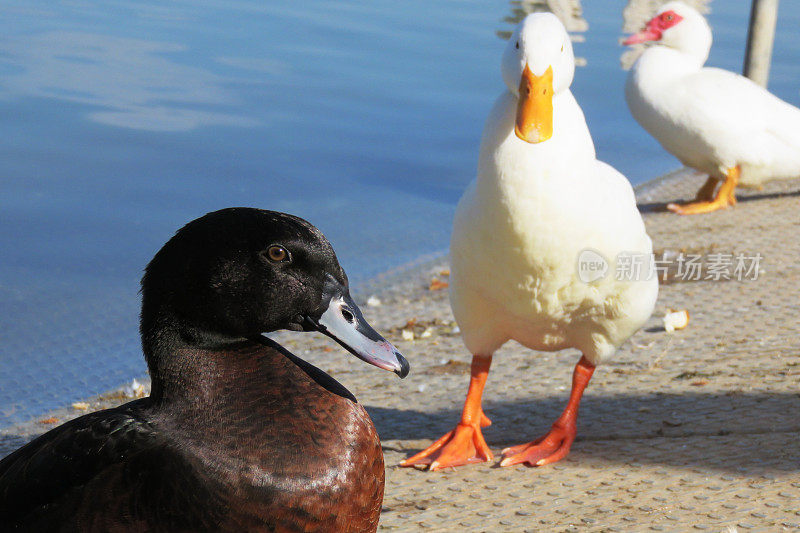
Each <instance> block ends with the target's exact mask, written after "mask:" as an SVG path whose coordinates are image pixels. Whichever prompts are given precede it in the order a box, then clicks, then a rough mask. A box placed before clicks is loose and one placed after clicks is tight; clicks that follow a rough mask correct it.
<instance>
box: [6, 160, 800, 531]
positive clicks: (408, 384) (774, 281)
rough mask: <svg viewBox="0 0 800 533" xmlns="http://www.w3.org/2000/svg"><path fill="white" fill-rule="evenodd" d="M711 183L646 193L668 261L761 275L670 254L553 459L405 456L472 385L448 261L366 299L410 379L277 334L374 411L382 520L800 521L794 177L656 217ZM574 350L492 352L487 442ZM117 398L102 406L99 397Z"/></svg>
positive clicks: (514, 427)
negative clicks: (677, 325)
mask: <svg viewBox="0 0 800 533" xmlns="http://www.w3.org/2000/svg"><path fill="white" fill-rule="evenodd" d="M702 181H703V180H702V178H699V177H696V176H694V175H693V174H691V173H686V172H681V173H676V174H674V175H670V176H667V177H665V178H662V179H660V180H657V181H655V182H652V183H650V184H649V185H647V186H646V187H644V188H642V189H640V190H639V191H638V199H639V203H640V209H641V210H642V211H643V213H645V215H644V216H645V221H646V224H647V227H648V231H649V233H650V235H651V237H652V238H653V242H654V246H655V248H656V250H657V254H658V255H659V257H661V254H662V253H666V254H667V257H668V258H673V259H674V258H675V257H676V256H677V254H679V253H680V252H683V253H684V256H685V257H688V256H690V255H700V256H702V257H703V258H705V260H706V265H705V267H704V270H703V272H702V274H703V277H705V276H706V275H707V273H708V268H710V267H709V263H712V262H715V261H713V257H712V255H713V254H722V256H723V257H724V256H726V255H727V254H731V256H732V257H733V258H734V259H735V258H736V257H738V256H742V257H745V258H752V257H754V256H755V255H756V254H760V255H761V259H760V261H759V264H758V275H757V279H746V280H743V281H737V280H725V279H720V280H713V279H709V280H699V281H687V280H684V279H681V277H682V276H681V273H680V272H677V271H676V270H675V269H674V266H675V262H674V261H673V262H672V263H673V268H672V269H671V270H669V271H668V273H667V277H668V282H667V283H665V284H663V285H662V287H661V293H660V296H659V301H658V304H657V307H656V313H655V314H654V316H653V318H651V320H650V322H649V323H648V324H647V325H646V326H645V327H644V328H643V329H642V330H641V331H640V332H638V333H637V334H636V335H635V336H634V337H633V338H632V339H631V340H630V341H629V342H628V343H626V344H625V345H624V346H623V348H622V349H621V350H620V352H619V354H618V356H617V357H616V359H615V360H614V361H613V362H611V363H609V364H607V365H604V366H602V367H600V368H599V369H598V370H597V372H595V376H594V378H593V379H592V382H591V383H590V385H589V387H588V389H587V392H586V395H585V399H584V401H583V404H582V406H581V414H580V418H579V423H578V433H579V436H578V440H577V441H576V443H575V444H574V445H573V448H572V453H571V454H570V456H569V457H568V458H567V459H566V460H565V461H562V462H561V463H559V464H556V465H552V466H549V467H543V468H528V467H525V466H517V467H512V468H499V467H498V465H497V461H494V462H491V463H486V464H482V465H473V466H468V467H462V468H459V469H451V470H448V471H444V472H434V473H430V472H424V471H419V470H415V469H408V468H399V467H397V466H396V465H397V463H398V462H399V461H400V460H401V459H403V458H404V457H406V456H408V455H409V454H411V453H413V452H415V451H417V450H420V449H422V448H423V447H425V446H427V445H428V444H429V443H430V442H431V439H433V438H437V437H439V436H440V435H441V434H443V433H444V432H446V431H448V430H450V429H451V428H452V427H453V425H454V424H455V423H456V422H457V420H458V416H459V413H460V410H461V404H462V401H463V398H464V393H465V390H466V384H467V376H468V370H469V360H470V355H469V354H468V353H466V351H465V349H464V347H463V345H462V344H461V340H460V337H459V335H458V333H457V330H456V329H455V324H454V323H453V318H452V315H451V312H450V309H449V305H448V302H447V294H446V293H447V291H446V289H444V288H442V289H438V290H431V288H432V287H433V288H434V289H435V288H437V286H441V283H436V282H433V283H432V280H433V279H434V278H436V279H438V280H439V281H441V282H446V281H447V275H446V272H447V261H446V259H444V258H439V259H432V260H429V261H427V262H425V263H424V264H422V265H420V266H418V267H416V268H414V269H412V270H410V271H408V270H407V271H403V272H398V273H392V274H388V275H386V276H383V277H381V278H380V279H378V280H376V281H375V282H374V283H372V284H370V285H368V286H367V287H365V288H364V290H363V291H362V293H361V294H358V295H356V297H357V300H359V301H360V303H361V304H362V305H363V310H364V313H365V315H366V316H367V318H368V319H369V320H370V321H371V322H372V323H373V325H374V326H376V328H377V329H379V330H381V331H383V332H385V333H387V337H388V338H390V340H392V341H393V342H394V343H395V344H396V345H397V346H398V347H399V348H400V349H401V351H403V352H404V353H405V355H406V356H407V357H408V359H409V361H410V362H411V365H412V371H411V374H410V375H409V377H408V378H407V379H405V380H399V379H397V378H396V377H395V376H393V375H391V374H389V373H385V372H380V371H378V370H376V369H374V368H373V367H370V366H368V365H364V364H363V363H361V362H359V361H357V360H356V359H354V358H352V357H349V356H347V355H346V354H345V353H343V351H342V350H341V349H340V348H338V347H337V346H336V345H335V344H333V343H332V342H331V341H329V340H327V339H326V338H324V337H322V336H321V335H302V334H279V335H276V338H277V339H279V341H280V342H282V343H283V344H284V345H285V346H287V348H289V349H290V350H292V351H293V352H294V353H296V354H298V355H300V356H302V357H304V358H305V359H307V360H309V361H311V362H312V363H314V364H316V365H317V366H319V367H321V368H323V369H325V370H326V371H328V372H329V373H331V374H332V375H333V376H335V377H336V378H337V379H338V380H340V381H341V382H342V383H343V384H344V385H345V386H347V387H348V388H349V389H350V390H351V391H353V392H354V393H355V395H356V396H357V397H358V398H359V400H360V401H361V402H362V403H363V404H364V405H366V406H367V409H368V410H369V412H370V414H371V416H372V418H373V420H374V421H375V424H376V426H377V428H378V431H379V433H380V435H381V439H382V442H383V446H384V451H385V454H386V460H387V484H386V494H385V501H384V509H383V515H382V520H381V526H380V527H381V530H398V531H416V530H430V531H579V530H580V531H645V530H653V531H688V530H701V531H730V530H732V529H729V528H733V529H735V530H740V531H744V530H753V531H783V530H787V531H800V335H799V334H800V238H798V237H800V181H798V180H795V181H789V182H775V183H771V184H769V185H768V186H767V187H766V188H765V189H764V190H762V191H743V192H741V193H740V202H739V204H738V205H737V206H736V207H735V208H732V209H728V210H725V211H721V212H717V213H713V214H709V215H703V216H693V217H680V216H677V215H673V214H670V213H666V212H663V211H662V209H663V205H664V204H665V202H667V201H673V200H676V199H690V198H691V197H693V196H694V192H695V191H696V189H697V188H698V187H699V186H700V184H702ZM709 258H712V260H710V259H709ZM717 263H718V261H717ZM750 264H752V261H750ZM712 277H714V276H713V275H712ZM749 277H750V278H752V277H754V276H753V273H751V274H750V276H749ZM370 296H372V297H374V298H377V299H378V300H379V301H380V303H379V305H375V304H376V303H377V302H375V299H374V298H373V299H372V304H373V305H369V304H367V299H368V297H370ZM668 309H687V310H689V312H690V315H691V320H690V323H689V325H688V327H687V328H686V329H683V330H680V331H676V332H673V333H667V332H666V331H665V330H664V327H663V321H662V317H663V315H664V314H665V312H666V311H667V310H668ZM404 332H405V333H404ZM411 333H413V339H411ZM578 358H579V354H578V353H577V352H575V351H570V350H567V351H564V352H560V353H557V354H551V353H538V352H533V351H530V350H527V349H524V348H522V347H521V346H519V345H516V344H513V343H512V344H509V345H507V346H506V347H504V348H503V349H502V350H501V351H500V352H499V353H498V354H497V355H496V357H495V361H494V364H493V367H492V370H491V373H490V375H489V381H488V384H487V388H486V393H485V396H484V402H485V403H484V408H485V410H486V413H487V414H488V416H489V417H490V418H491V419H492V421H493V425H492V427H490V428H487V429H486V430H485V431H484V435H485V436H486V439H487V441H488V443H489V445H490V446H491V447H492V449H493V450H494V451H495V453H496V454H498V453H499V451H500V450H501V449H502V448H504V447H506V446H509V445H512V444H518V443H522V442H526V441H529V440H532V439H533V438H535V437H538V436H540V435H541V434H543V433H544V432H545V431H546V430H547V429H548V428H549V426H550V424H551V423H552V422H553V420H554V419H555V418H556V417H557V416H558V414H559V413H560V412H561V410H562V408H563V406H564V404H565V401H566V397H567V395H568V393H569V385H570V375H571V372H572V367H573V365H574V364H575V362H576V361H577V360H578ZM122 397H123V395H122V394H120V393H119V392H116V393H111V394H109V395H106V397H104V398H99V399H90V400H87V403H88V404H89V406H88V408H89V409H90V410H94V409H97V408H101V407H105V406H109V405H114V404H116V403H119V402H120V401H121V400H122ZM85 412H87V411H85V410H81V409H75V408H72V407H69V408H66V409H63V410H60V411H57V412H54V413H52V414H49V415H47V416H43V417H41V418H40V419H38V420H35V421H32V422H30V423H28V424H24V425H20V426H16V427H13V428H8V429H6V430H3V431H0V456H3V455H5V454H7V453H9V452H11V451H12V450H13V449H15V448H16V447H18V446H20V445H22V444H23V443H24V442H26V441H27V440H29V439H30V438H32V437H33V436H34V435H36V434H39V433H41V432H43V431H46V430H47V429H48V428H50V427H53V424H57V423H61V422H63V421H65V420H66V419H68V418H71V417H74V416H79V415H81V414H84V413H85ZM42 421H44V423H43V422H42Z"/></svg>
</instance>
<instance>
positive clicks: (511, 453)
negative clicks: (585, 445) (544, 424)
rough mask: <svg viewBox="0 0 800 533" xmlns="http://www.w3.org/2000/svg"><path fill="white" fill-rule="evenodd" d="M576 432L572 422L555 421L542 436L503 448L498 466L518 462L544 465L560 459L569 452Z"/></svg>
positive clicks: (511, 464)
mask: <svg viewBox="0 0 800 533" xmlns="http://www.w3.org/2000/svg"><path fill="white" fill-rule="evenodd" d="M576 433H577V428H576V426H575V425H574V424H570V425H566V426H562V425H560V424H558V423H556V424H554V425H553V427H552V429H551V430H550V432H549V433H548V434H547V435H545V436H544V437H541V438H539V439H536V440H535V441H533V442H529V443H527V444H520V445H518V446H512V447H510V448H506V449H505V450H503V460H502V461H501V462H500V466H513V465H516V464H519V463H525V464H526V465H528V466H544V465H548V464H550V463H555V462H557V461H560V460H561V459H563V458H564V457H566V456H567V454H569V449H570V447H571V446H572V443H573V442H574V441H575V435H576Z"/></svg>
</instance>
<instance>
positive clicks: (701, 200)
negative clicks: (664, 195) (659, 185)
mask: <svg viewBox="0 0 800 533" xmlns="http://www.w3.org/2000/svg"><path fill="white" fill-rule="evenodd" d="M739 174H740V168H739V167H738V166H736V167H732V168H729V169H728V171H727V174H726V177H725V181H724V182H723V183H722V186H721V187H720V188H719V190H718V191H717V193H716V195H714V188H715V187H716V180H714V179H713V178H708V180H707V181H706V183H705V185H703V186H702V187H701V188H700V190H699V191H697V197H696V199H695V200H696V201H694V202H691V203H688V204H684V205H680V204H667V209H669V210H670V211H672V212H673V213H677V214H679V215H698V214H700V213H710V212H712V211H717V210H718V209H725V208H726V207H728V206H731V205H736V185H737V184H738V183H739Z"/></svg>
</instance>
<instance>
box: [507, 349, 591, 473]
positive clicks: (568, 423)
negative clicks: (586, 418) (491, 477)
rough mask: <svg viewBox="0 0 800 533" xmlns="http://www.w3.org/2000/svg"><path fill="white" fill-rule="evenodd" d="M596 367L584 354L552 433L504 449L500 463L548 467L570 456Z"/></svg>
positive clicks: (573, 375)
mask: <svg viewBox="0 0 800 533" xmlns="http://www.w3.org/2000/svg"><path fill="white" fill-rule="evenodd" d="M594 368H595V367H594V365H593V364H592V363H590V362H589V360H588V359H586V357H581V360H580V361H578V364H577V365H575V370H574V371H573V372H572V391H571V392H570V395H569V402H567V407H566V409H564V412H563V413H561V416H560V417H559V418H558V420H556V422H555V424H553V427H552V428H551V429H550V432H549V433H548V434H547V435H545V436H544V437H541V438H539V439H536V440H535V441H533V442H529V443H528V444H520V445H519V446H512V447H511V448H506V449H505V450H503V461H502V462H501V463H500V466H512V465H516V464H519V463H525V464H527V465H528V466H544V465H547V464H550V463H555V462H556V461H560V460H561V459H563V458H564V457H566V456H567V454H568V453H569V449H570V447H571V446H572V443H573V441H574V440H575V435H576V434H577V432H578V426H577V418H578V406H579V405H580V403H581V397H582V396H583V391H584V389H586V385H588V384H589V380H590V379H592V374H593V373H594Z"/></svg>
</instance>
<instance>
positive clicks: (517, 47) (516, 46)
mask: <svg viewBox="0 0 800 533" xmlns="http://www.w3.org/2000/svg"><path fill="white" fill-rule="evenodd" d="M514 48H516V49H517V50H519V41H517V44H515V45H514Z"/></svg>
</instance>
